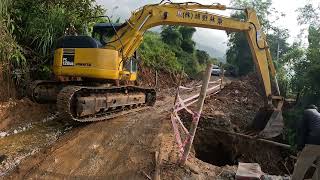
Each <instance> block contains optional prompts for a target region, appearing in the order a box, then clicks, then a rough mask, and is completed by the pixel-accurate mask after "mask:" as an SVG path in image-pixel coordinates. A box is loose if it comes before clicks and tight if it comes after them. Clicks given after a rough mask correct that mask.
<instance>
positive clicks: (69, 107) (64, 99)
mask: <svg viewBox="0 0 320 180" xmlns="http://www.w3.org/2000/svg"><path fill="white" fill-rule="evenodd" d="M119 92H120V93H123V94H125V93H130V92H144V93H145V94H146V97H147V98H146V102H145V103H144V104H136V105H134V106H130V105H129V106H118V107H117V108H112V109H108V110H105V111H102V112H99V113H97V114H93V115H88V116H85V117H77V116H75V115H74V114H75V113H74V112H73V111H74V108H75V101H76V100H75V99H76V97H78V96H81V95H82V94H91V93H94V94H106V93H119ZM155 100H156V92H155V91H154V90H153V89H145V88H140V87H135V86H121V87H109V88H105V87H83V86H66V87H65V88H63V89H62V90H61V91H60V93H59V94H58V97H57V108H58V111H59V112H60V116H61V118H63V119H72V120H74V121H79V122H93V121H102V120H106V119H110V118H114V117H117V116H120V115H123V114H128V113H130V112H135V111H138V110H141V109H144V108H145V107H147V106H153V105H154V103H155Z"/></svg>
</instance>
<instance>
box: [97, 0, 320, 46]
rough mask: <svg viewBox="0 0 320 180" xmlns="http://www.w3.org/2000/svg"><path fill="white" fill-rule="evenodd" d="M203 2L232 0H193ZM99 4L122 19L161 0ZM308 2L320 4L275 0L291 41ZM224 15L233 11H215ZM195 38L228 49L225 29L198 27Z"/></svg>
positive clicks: (110, 0)
mask: <svg viewBox="0 0 320 180" xmlns="http://www.w3.org/2000/svg"><path fill="white" fill-rule="evenodd" d="M185 1H189V0H172V2H185ZM191 1H195V2H199V3H202V4H212V3H215V2H218V3H220V4H224V5H229V3H230V0H191ZM97 2H98V4H101V5H103V6H104V8H106V9H107V10H108V11H107V14H108V15H110V16H111V15H113V17H121V20H124V19H127V18H129V17H130V15H131V12H132V11H133V10H135V9H137V8H139V7H141V6H143V5H146V4H150V3H159V2H160V0H145V1H142V0H97ZM307 2H312V3H313V4H318V5H320V0H273V5H272V6H273V7H274V8H275V9H276V10H277V11H279V12H283V13H285V14H286V16H285V17H283V18H281V19H279V20H278V21H277V22H276V23H277V25H278V26H280V27H283V28H287V29H289V34H290V39H289V43H292V42H293V41H294V40H295V39H296V37H297V35H298V34H299V32H300V28H299V26H298V24H297V12H296V10H297V9H298V8H300V7H303V6H304V5H305V4H306V3H307ZM117 7H118V8H117ZM215 12H216V13H219V14H222V15H229V14H230V13H231V11H215ZM194 40H195V41H196V42H197V43H201V44H203V45H206V46H210V47H214V48H215V49H220V50H221V51H225V50H226V49H227V42H228V39H227V35H226V33H225V31H219V30H212V29H203V28H197V32H196V33H195V35H194Z"/></svg>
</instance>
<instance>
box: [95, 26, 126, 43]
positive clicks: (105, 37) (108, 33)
mask: <svg viewBox="0 0 320 180" xmlns="http://www.w3.org/2000/svg"><path fill="white" fill-rule="evenodd" d="M121 27H122V24H111V23H97V24H95V25H94V26H93V31H92V37H93V38H95V39H96V40H98V41H100V43H101V44H102V45H103V46H105V45H107V44H108V43H110V40H111V38H112V37H114V35H115V34H116V32H115V30H116V31H118V30H119V29H120V28H121Z"/></svg>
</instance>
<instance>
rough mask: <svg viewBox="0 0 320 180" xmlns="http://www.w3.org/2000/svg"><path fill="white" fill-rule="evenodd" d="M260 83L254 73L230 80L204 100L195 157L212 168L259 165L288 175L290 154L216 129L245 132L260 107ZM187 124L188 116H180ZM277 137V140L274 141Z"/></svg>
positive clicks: (270, 171) (290, 162)
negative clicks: (244, 164) (213, 165)
mask: <svg viewBox="0 0 320 180" xmlns="http://www.w3.org/2000/svg"><path fill="white" fill-rule="evenodd" d="M259 87H261V86H260V82H259V81H258V78H257V76H256V75H255V74H251V75H249V76H247V77H243V78H241V79H239V80H236V81H233V82H232V83H231V84H228V85H226V86H225V88H224V89H223V90H222V91H221V92H219V93H218V94H216V95H213V96H210V97H209V98H207V99H206V100H205V104H204V108H203V114H202V117H201V119H200V123H199V128H198V131H197V135H196V137H195V143H194V146H195V150H196V157H198V158H200V159H201V160H204V161H206V162H209V163H212V164H215V165H220V166H221V165H237V164H238V162H251V163H259V164H260V165H261V167H262V170H263V171H264V172H265V173H269V174H274V175H284V174H288V173H290V172H292V170H293V166H294V162H292V160H291V159H289V158H288V157H289V155H290V152H289V151H288V150H285V149H282V148H279V147H277V146H274V145H270V144H266V143H261V142H258V141H255V140H252V139H246V138H241V137H239V136H234V135H230V134H229V133H225V132H221V131H216V129H219V130H223V131H227V132H237V133H245V131H247V129H248V125H249V124H250V123H251V122H252V121H253V119H254V117H255V114H256V113H257V112H258V111H259V108H260V107H263V102H264V99H263V97H262V96H261V93H260V92H261V89H260V88H259ZM183 115H184V119H187V121H188V120H189V121H188V122H190V119H191V118H192V117H191V116H190V115H188V114H186V113H183ZM279 138H280V139H281V137H278V139H279Z"/></svg>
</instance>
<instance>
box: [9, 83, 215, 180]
mask: <svg viewBox="0 0 320 180" xmlns="http://www.w3.org/2000/svg"><path fill="white" fill-rule="evenodd" d="M213 79H214V80H215V79H216V78H213ZM173 91H174V90H173ZM190 93H192V92H190ZM173 100H174V97H172V96H167V95H166V94H164V95H162V96H160V97H158V100H157V103H156V105H155V106H154V107H151V108H148V109H144V110H141V111H139V112H135V113H131V114H127V115H124V116H121V117H118V118H114V119H111V120H107V121H102V122H97V123H91V124H88V125H84V126H80V127H77V128H75V129H73V130H72V131H71V132H70V133H67V134H66V135H64V136H62V138H60V139H59V140H58V141H57V142H56V143H55V144H54V145H52V146H51V147H50V148H49V149H44V150H42V151H40V152H39V153H37V154H35V155H34V156H31V157H29V158H27V159H25V160H23V161H22V162H21V164H20V165H19V166H18V168H17V169H16V170H15V171H13V172H12V173H11V174H10V175H9V176H8V177H5V178H11V179H146V175H147V176H151V177H152V175H153V173H154V167H155V160H154V154H155V151H159V148H162V149H161V151H163V152H164V154H165V155H164V156H166V158H164V159H169V161H170V162H169V165H168V164H167V165H168V166H169V168H168V166H166V165H164V166H163V168H167V170H168V171H172V169H171V165H170V163H172V162H175V161H176V160H177V159H176V158H177V156H178V152H177V147H175V146H176V144H175V141H174V137H173V134H172V129H171V125H170V120H169V117H170V116H169V114H170V112H171V109H170V108H171V107H172V104H173ZM163 134H164V135H163ZM164 141H165V144H164V143H163V142H164ZM160 144H161V145H160ZM189 160H190V161H193V162H194V164H198V165H199V166H205V168H202V169H205V171H206V172H203V173H202V174H205V176H207V177H208V175H209V176H214V175H216V174H215V172H217V171H214V169H215V168H216V167H214V166H212V165H209V164H206V163H203V162H201V161H199V160H197V159H196V158H195V157H194V156H193V157H191V159H189ZM218 169H219V168H218ZM199 171H202V170H199ZM179 173H180V176H179V175H178V174H179ZM198 173H199V172H198ZM172 174H173V176H175V177H176V175H178V177H185V174H187V176H188V177H190V176H191V177H192V175H193V173H190V170H186V169H183V168H182V169H181V168H180V169H179V168H178V169H175V170H174V171H172ZM189 175H190V176H189ZM169 177H171V176H169Z"/></svg>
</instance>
